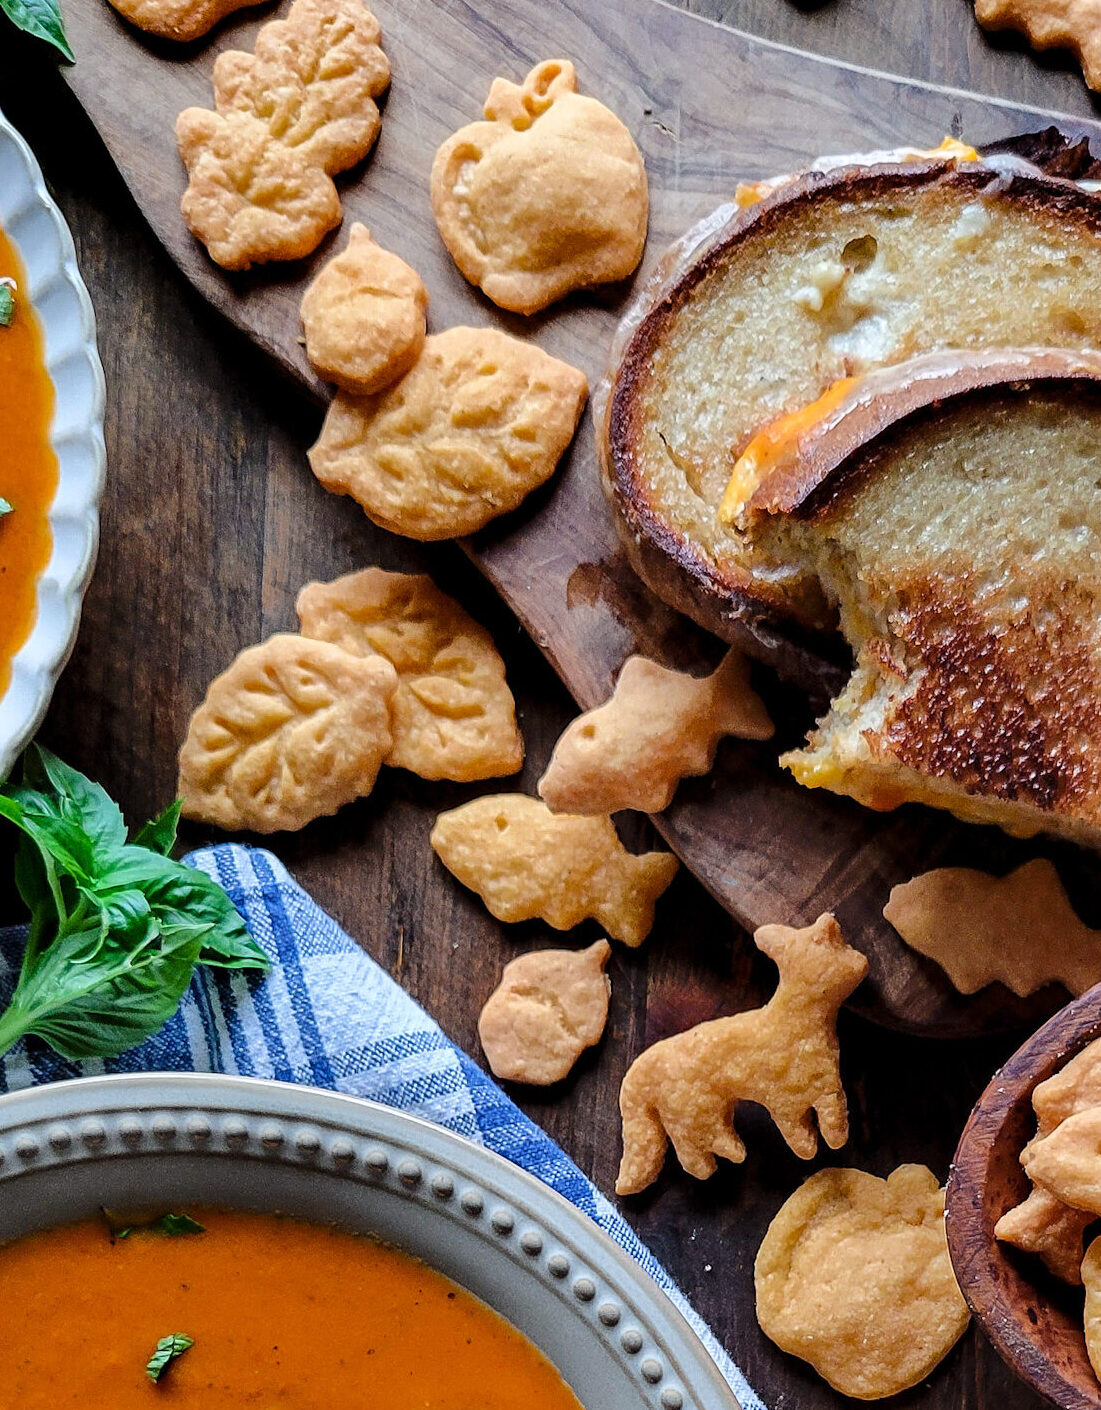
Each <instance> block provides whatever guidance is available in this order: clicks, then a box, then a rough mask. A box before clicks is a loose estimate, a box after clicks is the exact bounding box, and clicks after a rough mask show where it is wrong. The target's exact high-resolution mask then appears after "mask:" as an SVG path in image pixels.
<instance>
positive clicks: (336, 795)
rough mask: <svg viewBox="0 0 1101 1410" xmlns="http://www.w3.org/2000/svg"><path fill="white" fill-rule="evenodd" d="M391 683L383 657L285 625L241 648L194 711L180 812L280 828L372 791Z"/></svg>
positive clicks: (183, 758) (385, 743)
mask: <svg viewBox="0 0 1101 1410" xmlns="http://www.w3.org/2000/svg"><path fill="white" fill-rule="evenodd" d="M396 688H397V673H396V672H395V670H394V668H393V666H391V665H390V663H389V661H384V660H383V659H382V657H380V656H371V657H361V656H353V655H351V654H350V653H349V652H347V651H342V650H341V649H340V647H338V646H332V645H330V643H328V642H324V641H309V640H307V639H306V638H305V637H300V636H291V635H281V636H273V637H269V638H268V640H267V641H265V642H263V643H262V644H261V645H259V646H253V647H250V648H249V649H248V650H247V651H242V652H241V654H240V655H239V656H238V657H237V659H236V660H235V661H234V662H233V663H232V665H230V666H229V668H228V669H227V670H226V671H224V672H223V673H222V675H220V676H219V677H218V678H217V679H216V680H214V681H212V682H211V685H210V688H209V689H208V690H207V693H206V699H205V700H204V701H203V703H202V704H201V705H200V706H199V708H198V709H197V710H196V711H195V713H194V715H192V717H191V723H190V725H189V726H188V731H187V738H186V739H185V740H184V743H183V747H182V748H181V750H180V776H179V792H180V796H181V798H182V799H183V811H184V816H185V817H189V818H197V819H198V820H199V821H201V822H208V823H214V824H215V825H216V826H218V827H222V828H226V829H228V830H235V829H238V828H248V829H250V830H251V831H253V832H281V831H284V830H292V829H295V828H300V827H304V826H305V824H306V823H308V822H311V821H312V820H313V819H314V818H319V817H323V816H325V815H326V814H329V813H335V812H336V811H337V809H338V808H340V807H342V806H343V805H344V804H345V803H350V802H351V801H352V800H353V799H354V798H359V797H363V796H364V795H366V794H368V793H370V791H371V789H372V787H373V786H374V782H375V778H376V776H377V774H378V771H379V767H380V765H381V764H382V762H383V760H384V759H385V757H386V755H387V753H388V752H389V750H390V700H391V698H392V696H393V694H394V691H395V690H396Z"/></svg>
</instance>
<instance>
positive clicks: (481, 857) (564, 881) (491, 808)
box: [431, 793, 678, 945]
mask: <svg viewBox="0 0 1101 1410" xmlns="http://www.w3.org/2000/svg"><path fill="white" fill-rule="evenodd" d="M431 842H432V847H433V849H434V850H435V852H436V855H437V856H438V857H439V859H440V860H441V861H442V862H443V864H444V866H445V867H447V869H448V871H450V872H451V873H452V874H453V875H454V876H456V877H457V878H458V879H459V881H461V882H462V883H463V885H464V886H469V887H470V889H471V890H472V891H476V892H477V893H478V895H479V896H480V897H481V898H482V900H483V901H484V902H485V904H486V906H487V907H488V908H489V911H490V913H491V914H492V915H495V916H496V917H497V919H498V920H505V921H517V920H535V919H540V920H545V921H546V922H547V924H548V925H552V926H554V928H555V930H570V929H572V928H573V927H574V926H575V925H580V924H581V922H582V921H583V920H587V919H589V918H590V917H591V918H592V919H594V920H596V921H598V922H599V923H600V924H601V925H602V926H603V927H604V929H605V930H606V931H607V932H608V934H609V935H610V936H611V937H612V938H613V939H614V940H622V941H623V942H624V944H626V945H641V943H642V942H643V940H644V939H645V938H646V936H647V935H648V934H649V933H650V927H651V926H652V925H653V923H654V904H655V902H656V901H657V898H658V897H659V896H660V895H661V893H662V892H663V891H664V890H665V888H666V887H667V886H668V885H669V883H670V882H671V881H672V880H673V877H674V875H675V874H676V871H677V866H678V862H677V859H676V857H674V856H671V855H670V854H669V853H668V852H646V853H644V854H643V855H642V856H634V855H632V853H630V852H628V851H627V849H626V847H624V845H623V843H622V842H621V841H620V840H619V834H618V833H617V832H616V830H615V827H614V825H613V823H612V820H611V819H610V818H586V817H574V816H573V815H571V814H569V813H551V812H550V811H548V809H547V807H546V805H545V804H544V803H541V802H540V801H539V799H538V798H529V797H527V796H526V795H525V794H523V793H499V794H496V795H494V796H489V797H485V798H475V799H474V801H473V802H472V803H464V804H463V805H462V807H460V808H452V809H451V811H450V812H447V813H441V814H440V816H439V817H438V818H437V819H436V825H435V827H434V828H433V829H432V835H431Z"/></svg>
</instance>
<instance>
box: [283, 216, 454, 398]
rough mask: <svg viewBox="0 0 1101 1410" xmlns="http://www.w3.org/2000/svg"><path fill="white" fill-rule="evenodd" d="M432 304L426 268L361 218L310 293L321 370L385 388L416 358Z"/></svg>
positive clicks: (307, 300) (305, 309)
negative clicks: (377, 237)
mask: <svg viewBox="0 0 1101 1410" xmlns="http://www.w3.org/2000/svg"><path fill="white" fill-rule="evenodd" d="M427 309H428V293H427V291H426V290H425V287H424V285H423V284H422V283H421V279H420V275H419V274H417V272H416V270H415V269H411V268H410V267H409V265H407V264H406V263H405V261H404V260H403V259H400V258H399V257H398V256H397V255H395V254H392V253H391V252H390V251H389V250H384V249H383V248H382V246H381V245H379V244H376V243H375V241H374V240H372V238H371V232H370V231H369V230H368V229H367V227H366V226H365V225H360V224H359V223H358V221H357V222H356V223H355V224H354V225H353V226H352V228H351V231H350V232H349V234H348V244H347V245H346V246H345V248H344V249H343V250H342V251H341V252H340V254H338V255H334V256H333V258H332V259H331V260H329V262H328V263H327V264H326V265H325V267H324V268H323V269H322V270H321V272H320V273H319V274H318V276H317V277H316V279H314V281H313V283H312V284H311V285H310V287H309V288H308V289H307V290H306V292H305V294H304V295H303V298H302V328H303V331H304V332H305V335H306V356H307V357H308V358H309V360H310V365H311V366H312V367H313V369H314V371H315V372H316V373H317V374H318V375H319V376H320V377H324V378H325V380H326V381H327V382H335V383H336V385H337V386H338V387H342V388H343V389H344V390H345V391H346V392H352V393H353V394H355V395H359V396H367V395H369V394H371V393H374V392H379V391H381V390H382V389H383V387H388V386H389V385H390V384H391V382H396V381H397V380H398V378H399V377H403V376H404V375H405V373H406V372H408V371H409V369H410V368H411V367H412V366H413V364H414V362H416V360H417V357H418V356H419V354H420V350H421V348H422V347H423V346H424V337H425V314H426V311H427Z"/></svg>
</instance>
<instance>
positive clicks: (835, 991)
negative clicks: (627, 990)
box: [616, 914, 868, 1195]
mask: <svg viewBox="0 0 1101 1410" xmlns="http://www.w3.org/2000/svg"><path fill="white" fill-rule="evenodd" d="M753 940H754V943H755V944H756V946H757V948H758V949H759V950H761V951H762V953H764V954H766V955H768V956H769V957H770V958H771V959H772V960H774V961H775V963H776V967H777V968H778V969H779V971H780V979H779V983H778V984H777V986H776V991H775V993H774V994H773V995H772V998H771V999H769V1001H768V1003H767V1004H765V1005H764V1007H763V1008H759V1009H752V1010H750V1011H748V1012H745V1013H738V1014H734V1015H733V1016H732V1017H730V1018H716V1019H712V1020H711V1021H710V1022H707V1023H700V1024H697V1026H696V1027H695V1028H690V1029H688V1031H687V1032H685V1033H678V1034H677V1035H676V1036H675V1037H672V1038H666V1039H664V1040H663V1041H662V1042H660V1043H655V1044H654V1045H653V1047H650V1048H647V1049H646V1051H645V1052H644V1053H642V1054H641V1056H639V1057H638V1058H636V1059H635V1061H634V1062H633V1063H632V1064H631V1066H630V1068H629V1069H628V1071H627V1075H626V1076H625V1077H624V1079H623V1085H622V1087H621V1088H620V1093H619V1109H620V1115H621V1116H622V1118H623V1160H622V1162H621V1163H620V1167H619V1178H618V1179H617V1181H616V1193H617V1194H621V1195H630V1194H636V1193H637V1192H638V1191H639V1190H643V1189H645V1188H646V1186H647V1185H649V1184H652V1183H653V1181H654V1180H656V1179H657V1177H658V1175H659V1174H660V1173H661V1168H662V1165H663V1163H664V1160H665V1152H666V1148H667V1146H668V1144H669V1142H672V1145H673V1149H674V1151H675V1152H676V1156H677V1159H678V1160H679V1161H680V1163H681V1165H682V1166H683V1167H684V1169H685V1170H686V1171H687V1172H688V1174H689V1175H694V1176H695V1177H696V1178H697V1179H699V1180H706V1179H707V1178H708V1177H709V1176H710V1175H713V1174H714V1172H715V1167H716V1156H722V1157H723V1158H724V1159H725V1160H731V1161H734V1162H740V1161H743V1160H744V1159H745V1146H744V1145H743V1143H742V1140H741V1137H740V1136H739V1135H738V1134H737V1132H736V1131H735V1129H734V1126H733V1116H734V1110H735V1107H736V1106H737V1104H738V1102H740V1101H749V1102H758V1103H759V1104H760V1105H761V1106H764V1107H766V1108H767V1110H768V1112H769V1115H770V1116H771V1117H772V1119H773V1121H774V1122H775V1123H776V1126H777V1129H778V1130H779V1132H780V1134H781V1135H782V1136H783V1138H784V1140H785V1141H786V1142H787V1143H788V1145H789V1146H790V1147H791V1149H792V1150H793V1151H794V1152H795V1154H796V1155H798V1156H801V1157H802V1158H803V1159H804V1160H810V1159H811V1158H812V1157H813V1156H814V1154H815V1152H816V1151H817V1149H818V1135H819V1133H821V1136H822V1139H823V1140H824V1141H825V1142H826V1144H827V1145H828V1146H829V1147H830V1149H831V1150H837V1149H838V1148H839V1147H840V1146H843V1145H844V1144H845V1142H846V1141H847V1140H848V1135H849V1115H848V1105H847V1103H846V1101H845V1092H844V1088H843V1087H842V1085H841V1073H840V1069H839V1065H838V1060H839V1049H838V1043H837V1011H838V1009H839V1008H840V1007H841V1004H842V1003H843V1002H844V1000H845V999H847V998H848V996H849V995H850V994H851V993H852V992H853V990H854V989H855V988H856V987H857V985H858V984H859V983H860V981H861V980H862V979H863V978H864V976H865V974H866V973H867V972H868V961H867V960H866V959H865V957H864V956H863V955H862V954H861V953H860V952H859V951H858V950H854V949H852V948H851V947H850V946H849V945H847V944H846V943H845V940H844V938H843V936H842V934H841V927H840V926H839V925H838V924H837V921H836V920H835V919H834V918H833V916H831V915H828V914H826V915H821V916H819V917H818V919H817V920H816V921H815V922H814V924H813V925H808V926H805V927H803V928H802V929H795V928H793V927H792V926H788V925H763V926H761V928H760V929H759V930H757V931H756V933H755V934H754V936H753Z"/></svg>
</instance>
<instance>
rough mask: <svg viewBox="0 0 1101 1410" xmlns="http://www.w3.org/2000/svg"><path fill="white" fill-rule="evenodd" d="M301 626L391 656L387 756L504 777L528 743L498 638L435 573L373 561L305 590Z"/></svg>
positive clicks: (456, 774)
mask: <svg viewBox="0 0 1101 1410" xmlns="http://www.w3.org/2000/svg"><path fill="white" fill-rule="evenodd" d="M298 619H299V621H300V622H301V624H302V631H303V634H304V635H306V636H309V637H314V638H316V639H318V640H320V641H331V642H333V643H335V644H336V645H337V646H341V647H343V648H344V650H345V651H351V652H353V653H354V654H355V655H358V656H365V655H370V654H372V653H377V654H378V655H380V656H385V657H386V659H387V660H388V661H389V662H390V663H391V664H392V665H393V666H394V668H395V669H396V671H397V673H398V688H397V692H396V694H395V696H394V700H393V706H392V710H391V731H392V733H393V737H394V743H393V747H392V748H391V750H390V754H389V756H388V758H387V761H386V762H387V763H389V764H393V765H395V766H396V767H397V768H403V769H409V770H411V772H413V773H416V774H420V775H421V777H422V778H433V779H435V778H447V779H456V780H458V781H460V782H470V781H471V780H473V779H481V778H498V777H500V776H501V775H503V774H513V773H516V771H517V770H518V769H519V768H521V767H522V766H523V762H524V744H523V740H522V739H521V737H520V731H519V730H518V729H517V727H516V707H515V703H514V701H513V698H512V692H511V691H510V690H509V688H508V685H507V684H506V683H505V665H504V662H503V661H502V660H501V657H500V655H499V654H498V652H497V648H496V647H495V646H494V644H493V638H492V637H491V636H490V634H489V633H488V632H487V631H486V630H485V628H484V627H481V626H479V625H478V623H477V622H475V621H474V619H473V618H472V617H470V616H469V615H468V614H467V613H466V612H465V611H464V610H463V609H462V608H461V607H460V606H459V604H458V603H457V602H456V601H455V600H454V599H453V598H450V597H448V596H447V595H446V593H442V592H441V591H440V590H439V588H438V587H437V586H436V585H435V583H434V582H433V581H432V579H431V578H429V577H426V576H423V575H417V574H413V573H386V572H384V571H383V570H382V569H381V568H366V569H364V570H363V571H362V572H359V573H349V574H348V575H347V576H346V577H343V578H337V580H336V581H335V582H332V583H310V584H309V585H308V586H307V587H304V588H303V589H302V591H301V593H300V594H299V596H298Z"/></svg>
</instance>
